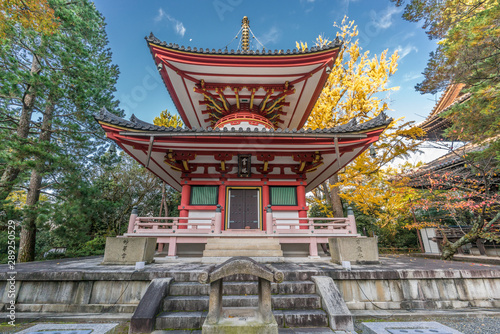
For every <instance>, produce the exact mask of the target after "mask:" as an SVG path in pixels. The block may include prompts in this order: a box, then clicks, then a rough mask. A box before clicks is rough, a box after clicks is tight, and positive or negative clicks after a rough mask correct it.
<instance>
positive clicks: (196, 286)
mask: <svg viewBox="0 0 500 334" xmlns="http://www.w3.org/2000/svg"><path fill="white" fill-rule="evenodd" d="M223 287H224V288H223V294H224V295H256V294H257V290H258V283H257V282H256V281H243V282H224V284H223ZM209 291H210V285H208V284H200V283H198V282H178V283H173V284H172V285H170V291H169V295H170V296H199V295H208V294H209ZM271 293H272V294H308V293H311V294H314V293H316V285H315V284H314V283H313V282H311V281H284V282H282V283H280V284H276V283H272V284H271Z"/></svg>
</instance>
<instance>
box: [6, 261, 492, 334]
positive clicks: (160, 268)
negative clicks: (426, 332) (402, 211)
mask: <svg viewBox="0 0 500 334" xmlns="http://www.w3.org/2000/svg"><path fill="white" fill-rule="evenodd" d="M101 262H102V257H88V258H80V259H61V260H54V261H43V262H32V263H25V264H17V265H16V272H17V273H16V275H15V276H16V291H17V297H16V318H17V319H23V320H28V319H36V318H39V317H40V316H43V318H44V319H47V320H49V319H53V320H54V319H57V318H58V315H63V314H64V315H65V319H67V320H69V319H74V321H78V319H81V320H82V321H85V320H86V316H85V314H91V313H93V314H94V315H96V314H98V313H101V312H105V318H106V320H105V321H108V322H109V321H127V320H130V317H131V316H132V314H133V313H134V311H135V309H136V307H137V305H138V304H139V301H140V300H141V298H142V296H143V295H144V294H145V292H146V290H147V289H148V287H149V285H150V283H151V281H152V280H153V279H155V278H165V277H171V278H173V280H172V282H173V283H172V285H171V290H170V291H171V292H172V293H174V292H175V293H176V295H172V296H168V297H167V298H166V299H165V301H164V303H163V304H162V307H163V308H164V310H167V309H168V308H169V307H170V306H169V305H173V306H172V307H175V308H178V307H184V308H186V312H178V313H179V315H181V313H186V317H185V318H184V319H181V320H179V319H177V320H176V321H181V322H182V321H185V322H186V323H189V321H192V319H195V318H196V319H195V321H198V322H200V321H202V320H203V319H204V312H205V311H204V308H203V305H204V303H206V302H208V299H207V298H208V297H205V296H207V293H208V287H207V286H205V285H202V284H200V283H197V280H198V276H199V275H200V273H202V272H203V271H204V270H206V269H207V268H208V267H209V266H210V264H203V263H202V262H201V259H200V258H177V259H168V260H167V259H165V258H162V257H156V258H155V263H153V264H150V265H147V266H146V268H145V269H144V270H141V271H136V270H135V267H134V266H132V265H118V266H116V265H114V266H111V265H100V263H101ZM380 262H381V263H380V264H375V265H356V264H353V265H352V270H351V271H347V270H345V269H343V268H342V267H341V266H340V265H337V264H333V263H331V262H330V261H329V258H326V257H325V258H322V259H319V260H312V259H307V258H286V257H285V262H282V263H274V264H273V266H274V267H276V269H278V270H280V271H282V272H283V273H284V276H285V277H284V280H285V282H284V283H285V284H283V285H276V284H273V286H272V291H273V292H272V293H273V308H274V309H275V311H274V314H275V317H276V319H277V321H278V324H279V326H280V327H294V326H290V324H296V325H297V326H296V327H304V328H307V327H312V326H310V324H309V325H308V323H303V324H302V326H298V325H300V324H301V321H303V320H304V319H307V318H310V319H312V318H314V319H315V321H317V323H316V324H321V326H323V327H326V326H327V325H328V321H329V320H328V319H329V318H328V315H327V314H325V311H323V310H322V305H321V303H322V302H321V300H320V299H321V298H320V297H318V295H317V292H318V290H317V287H315V283H314V282H313V279H312V277H313V276H326V277H330V278H332V279H333V281H334V282H335V285H336V286H337V287H338V290H339V291H340V293H341V295H342V297H343V299H344V301H345V304H346V305H347V307H348V309H349V310H350V311H351V312H352V314H353V315H354V316H355V317H356V318H359V317H363V318H370V314H372V313H374V312H375V313H377V312H378V313H380V312H382V313H383V312H387V314H398V316H399V317H401V316H403V315H404V314H406V313H408V314H410V315H415V314H418V313H419V312H420V313H421V312H424V313H425V312H427V313H426V314H433V313H436V312H444V313H446V312H450V310H455V311H458V312H469V313H470V314H474V313H480V311H481V310H486V309H487V310H488V311H490V312H493V314H500V266H498V265H487V264H475V263H462V262H456V261H441V260H436V259H425V258H418V257H410V256H386V257H380ZM8 273H9V274H8ZM9 275H10V270H8V268H7V266H6V265H0V296H1V303H2V304H0V312H1V314H2V319H0V321H2V322H3V321H6V320H7V319H5V318H4V315H5V314H6V313H5V311H6V303H7V301H8V298H7V291H6V289H5V287H6V282H5V280H6V279H7V278H8V277H9ZM234 282H235V283H234V284H231V283H230V284H229V285H228V291H227V294H228V296H227V297H225V298H226V299H225V300H226V301H225V303H226V302H227V303H232V302H233V301H234V300H240V301H244V302H245V303H248V305H250V306H251V305H253V303H254V299H255V298H254V297H252V296H251V295H252V294H253V293H254V292H253V290H254V289H255V286H256V282H253V281H251V280H249V279H248V278H247V277H243V276H242V277H235V278H234ZM233 285H234V286H233ZM233 288H234V289H233ZM181 290H182V291H181ZM240 290H241V291H240ZM186 291H187V292H188V293H187V292H186ZM245 295H247V296H245ZM235 296H236V297H235ZM311 305H314V309H312V308H311ZM193 307H194V310H191V311H190V309H192V308H193ZM198 309H199V310H198ZM287 309H289V310H287ZM495 310H497V311H495ZM188 311H189V312H191V313H188ZM409 311H411V312H409ZM196 312H198V313H196ZM205 314H206V313H205ZM193 316H194V318H193ZM189 319H191V320H189ZM159 321H160V322H164V326H166V327H164V328H172V327H168V326H170V323H169V322H168V321H170V320H169V319H168V315H164V316H163V318H161V320H159ZM157 323H158V322H157ZM191 328H196V327H191ZM157 329H161V328H157ZM180 329H181V328H180Z"/></svg>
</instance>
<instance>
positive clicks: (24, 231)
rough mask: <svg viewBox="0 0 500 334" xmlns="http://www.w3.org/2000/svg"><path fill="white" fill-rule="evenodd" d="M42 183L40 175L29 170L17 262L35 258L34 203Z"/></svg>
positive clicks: (36, 202) (35, 203) (36, 201)
mask: <svg viewBox="0 0 500 334" xmlns="http://www.w3.org/2000/svg"><path fill="white" fill-rule="evenodd" d="M41 185H42V176H41V175H40V173H39V172H38V171H37V170H36V169H34V170H33V171H32V172H31V179H30V187H29V190H28V196H27V197H26V206H27V208H28V210H29V212H27V214H26V218H24V221H23V224H22V227H21V238H20V240H19V255H18V257H17V261H18V262H29V261H34V260H35V244H36V216H37V214H36V205H37V204H38V199H39V198H40V186H41Z"/></svg>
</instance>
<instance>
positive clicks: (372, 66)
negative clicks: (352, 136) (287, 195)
mask: <svg viewBox="0 0 500 334" xmlns="http://www.w3.org/2000/svg"><path fill="white" fill-rule="evenodd" d="M334 27H337V28H338V29H339V32H338V33H337V37H338V38H339V39H340V40H342V41H343V46H342V48H341V50H340V52H339V55H338V57H337V59H336V61H335V65H334V66H333V68H332V70H331V73H330V75H329V77H328V80H327V82H326V85H325V87H324V89H323V91H322V93H321V95H320V97H319V99H318V101H317V103H316V105H315V107H314V108H313V110H312V112H311V115H310V117H309V119H308V121H307V125H306V126H307V127H309V128H312V129H316V128H330V127H334V126H338V125H342V124H346V123H347V122H349V121H350V120H351V119H353V118H356V119H357V121H358V123H363V122H366V121H368V120H370V119H372V118H374V117H376V116H378V115H379V114H380V113H382V112H386V111H387V110H388V109H389V107H388V105H387V102H386V100H387V99H388V98H389V96H390V93H391V92H392V91H395V90H397V89H398V87H389V78H390V76H391V75H393V74H394V73H395V72H396V70H397V60H398V55H397V52H394V53H393V54H391V55H389V53H388V51H387V50H385V51H384V52H382V53H381V54H380V55H378V56H377V55H373V56H371V55H370V53H369V52H368V51H366V52H362V49H361V47H360V46H359V41H358V40H357V39H356V40H355V37H356V36H357V35H358V29H357V26H356V25H354V21H348V20H347V18H346V17H344V19H343V21H342V23H341V24H340V25H337V24H334ZM328 43H331V41H329V40H328V39H326V38H324V37H323V36H319V37H318V38H317V40H316V44H317V45H319V46H321V45H327V44H328ZM301 44H302V43H301ZM421 132H422V130H421V129H418V128H415V127H412V126H411V122H404V121H403V118H398V119H395V120H394V121H393V122H392V123H391V124H390V125H389V126H388V128H387V130H386V131H384V133H383V134H382V135H381V136H380V140H379V141H378V142H376V143H374V144H372V148H373V149H374V150H375V152H376V155H375V156H372V155H370V152H369V150H368V151H365V152H364V153H363V154H361V155H360V156H359V157H358V158H356V159H355V160H354V161H353V162H351V163H350V164H349V165H348V166H347V167H346V168H344V169H343V170H342V171H341V172H340V173H339V179H340V181H339V183H338V184H328V183H326V184H323V185H322V186H321V187H319V188H320V190H315V191H313V195H314V197H313V198H310V199H309V202H310V203H311V204H315V205H317V206H318V207H319V208H320V209H321V210H322V211H323V212H325V213H326V214H327V215H329V216H331V215H332V214H331V212H332V208H331V205H332V204H331V201H328V200H326V199H327V198H326V197H327V196H328V195H327V194H325V191H324V189H328V190H329V191H330V192H332V191H338V190H337V189H339V190H340V194H339V195H340V197H341V198H342V199H343V200H344V201H346V202H348V203H350V204H354V205H355V206H356V207H357V208H358V209H359V210H361V211H362V212H363V213H365V214H367V215H370V216H372V217H375V218H376V219H377V221H378V223H379V224H380V226H382V227H384V228H388V229H393V228H394V226H395V224H393V223H394V222H395V221H396V220H398V217H400V215H402V214H407V213H408V206H407V201H408V200H409V198H410V197H411V194H412V190H411V189H409V188H396V187H394V185H393V184H392V183H391V182H392V181H391V180H392V179H393V178H394V176H395V175H396V174H398V173H399V171H400V170H399V169H398V168H395V167H393V166H392V165H391V163H392V162H393V161H394V159H396V158H401V157H404V156H407V155H408V154H410V153H411V152H415V151H416V150H417V148H418V145H419V142H418V141H416V140H415V138H416V137H417V136H418V135H421V134H422V133H421ZM408 138H410V139H408ZM408 167H409V166H406V168H408ZM321 189H323V190H321ZM391 224H392V225H391Z"/></svg>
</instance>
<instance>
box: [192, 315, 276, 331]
mask: <svg viewBox="0 0 500 334" xmlns="http://www.w3.org/2000/svg"><path fill="white" fill-rule="evenodd" d="M201 333H202V334H278V324H277V323H276V321H274V322H273V323H270V324H263V323H262V322H261V321H259V320H258V318H247V317H239V318H229V319H227V318H226V319H222V320H220V321H219V322H218V323H217V324H214V325H212V324H208V323H207V322H206V321H205V323H204V324H203V327H202V329H201Z"/></svg>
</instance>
